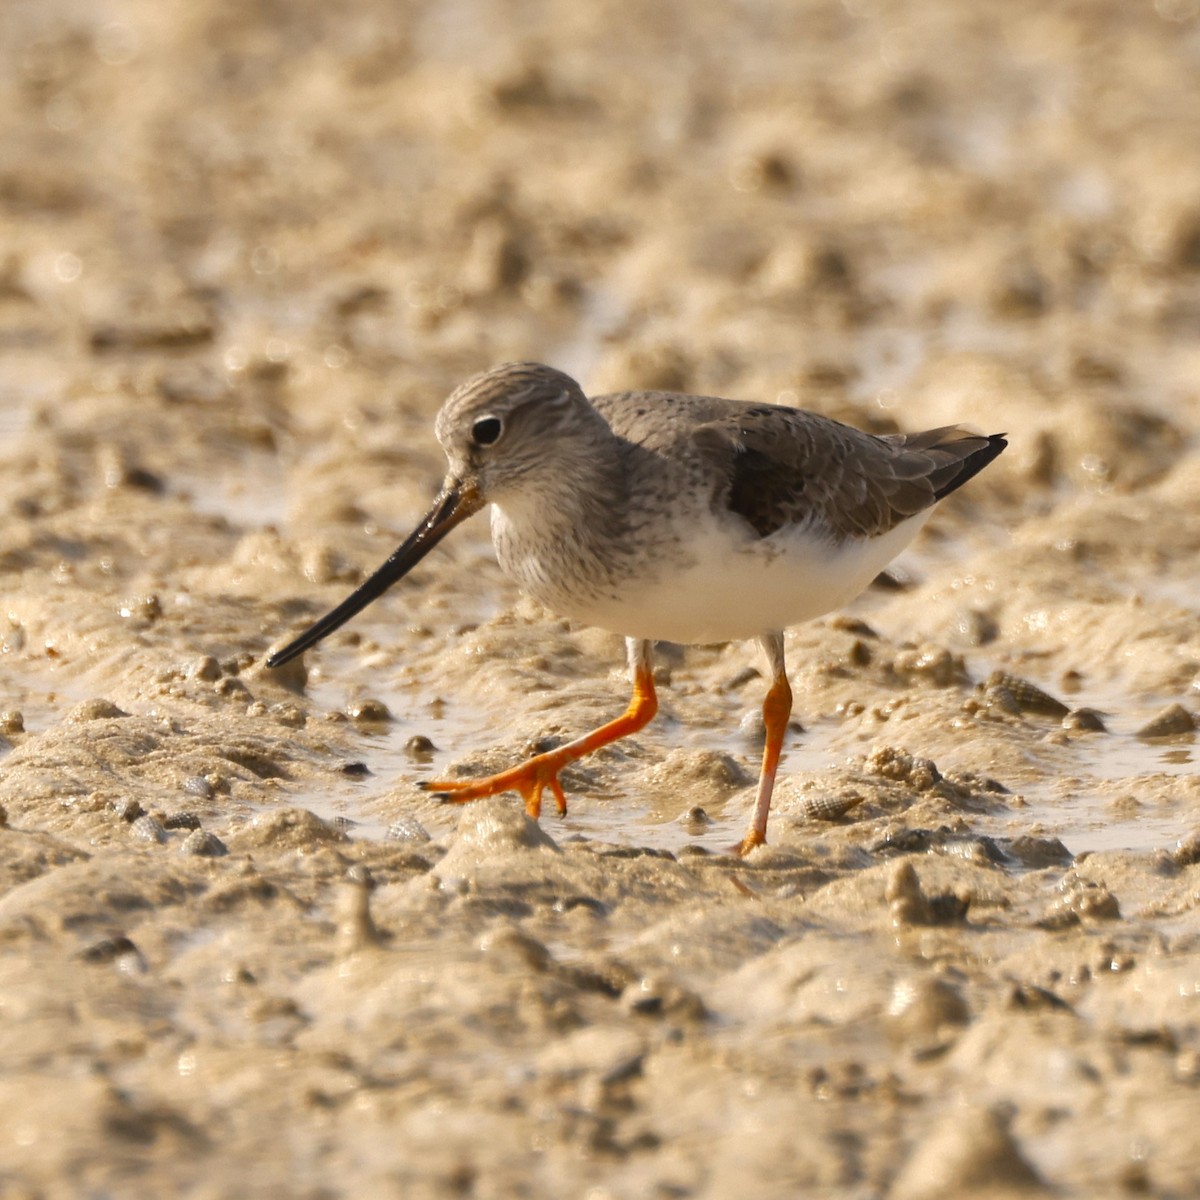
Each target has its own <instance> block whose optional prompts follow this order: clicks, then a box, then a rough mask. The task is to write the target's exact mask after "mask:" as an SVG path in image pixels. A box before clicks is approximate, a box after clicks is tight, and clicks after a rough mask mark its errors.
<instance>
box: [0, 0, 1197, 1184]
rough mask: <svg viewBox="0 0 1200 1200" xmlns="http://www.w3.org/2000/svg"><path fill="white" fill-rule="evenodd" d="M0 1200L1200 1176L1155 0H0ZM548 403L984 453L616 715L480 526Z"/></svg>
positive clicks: (1166, 75)
mask: <svg viewBox="0 0 1200 1200" xmlns="http://www.w3.org/2000/svg"><path fill="white" fill-rule="evenodd" d="M0 60H2V61H3V64H4V70H3V71H0V94H2V95H3V100H4V103H3V104H2V105H0V148H2V153H0V232H2V235H3V236H2V237H0V513H2V514H3V519H2V520H0V598H2V601H3V607H2V610H0V805H2V812H3V819H2V822H0V1015H2V1016H3V1020H0V1066H2V1070H0V1192H3V1194H4V1195H6V1196H8V1195H11V1196H14V1197H43V1196H45V1197H52V1196H60V1195H101V1194H106V1195H107V1194H112V1195H126V1196H128V1195H146V1196H164V1195H189V1196H196V1197H234V1196H237V1197H256V1196H266V1195H272V1196H278V1195H288V1196H301V1197H314V1198H315V1197H326V1196H335V1195H349V1194H358V1195H367V1196H373V1195H404V1196H412V1197H423V1196H428V1197H434V1196H437V1197H442V1196H473V1197H479V1198H488V1197H501V1196H514V1195H527V1196H547V1197H551V1196H552V1197H563V1196H581V1197H582V1196H588V1197H590V1198H592V1200H603V1198H605V1197H614V1198H617V1197H620V1198H624V1197H655V1198H659V1197H661V1198H664V1200H665V1198H667V1197H688V1196H696V1197H723V1196H729V1195H735V1194H753V1195H756V1196H762V1197H776V1196H778V1197H796V1196H807V1195H813V1196H854V1197H859V1196H861V1197H871V1196H894V1197H898V1198H901V1200H927V1198H932V1197H944V1196H964V1195H972V1196H996V1197H999V1196H1016V1195H1033V1196H1036V1195H1040V1194H1044V1195H1050V1194H1054V1195H1070V1196H1086V1197H1096V1196H1122V1195H1127V1194H1130V1195H1134V1194H1150V1195H1160V1196H1184V1195H1192V1194H1195V1192H1196V1190H1197V1189H1198V1188H1200V1157H1198V1156H1197V1154H1196V1150H1195V1145H1196V1138H1195V1130H1196V1127H1197V1121H1198V1120H1200V1019H1198V1012H1200V1010H1198V1009H1197V1004H1198V1003H1200V1001H1198V999H1197V993H1198V984H1197V980H1198V979H1200V918H1198V916H1197V912H1196V907H1197V898H1198V897H1200V865H1198V864H1200V783H1198V781H1197V774H1196V762H1195V741H1194V739H1195V736H1196V733H1195V725H1196V719H1197V716H1196V714H1197V709H1198V708H1200V698H1198V696H1197V692H1198V690H1200V687H1198V681H1200V620H1198V609H1200V606H1198V603H1197V599H1196V596H1197V588H1196V585H1197V570H1196V562H1197V552H1198V551H1200V519H1198V517H1197V506H1198V499H1200V455H1198V454H1197V452H1196V431H1197V425H1198V422H1200V384H1198V382H1197V381H1198V380H1200V342H1198V341H1197V338H1196V330H1197V329H1198V328H1200V152H1198V150H1197V146H1198V144H1200V143H1198V141H1197V129H1196V121H1195V117H1194V114H1195V113H1196V112H1197V111H1200V69H1198V68H1200V9H1198V8H1197V6H1196V5H1195V4H1194V3H1192V2H1191V0H1160V2H1159V3H1156V4H1154V5H1150V4H1146V5H1139V6H1130V5H1128V4H1125V3H1117V2H1116V0H1102V2H1100V3H1094V4H1090V5H1086V6H1077V5H1067V4H1050V5H1046V4H1032V3H1015V4H1014V3H1004V4H1001V3H996V2H991V3H984V4H974V5H966V6H964V5H958V4H951V3H946V2H944V0H918V2H916V3H912V4H906V5H904V6H901V7H897V6H887V5H882V4H876V3H873V2H871V0H863V2H858V0H855V2H854V3H850V2H849V0H846V2H845V3H836V4H835V3H789V4H780V5H758V6H755V5H750V6H745V5H743V6H721V5H693V6H687V7H686V8H684V7H675V8H666V9H664V8H662V7H659V6H645V5H636V4H632V3H628V2H625V3H622V2H615V0H614V2H611V3H602V4H596V5H569V4H565V3H545V4H537V5H532V6H528V7H525V8H514V7H513V6H510V5H503V4H497V3H491V2H489V0H480V2H478V3H473V4H466V3H458V2H454V3H448V4H421V3H414V4H407V5H395V4H387V3H382V2H374V0H357V2H356V3H353V4H351V5H349V6H348V7H347V6H341V7H339V6H328V5H324V4H316V3H309V2H307V0H300V2H298V3H289V4H278V3H270V2H268V0H262V2H257V3H250V4H245V3H236V4H235V3H232V2H231V0H227V2H221V0H202V2H192V3H188V4H182V3H176V2H171V3H165V4H164V3H150V2H149V0H123V2H120V3H116V4H112V5H108V6H104V7H103V8H102V9H101V8H97V7H96V6H94V5H86V4H81V3H78V2H76V0H49V2H48V3H40V4H37V5H32V4H23V3H16V4H8V5H6V6H4V7H3V9H0ZM513 358H533V359H538V360H543V361H547V362H551V363H553V364H554V365H556V366H558V367H561V368H562V369H565V370H567V371H570V372H572V373H573V374H575V375H576V376H577V377H578V378H580V379H581V380H582V381H583V382H584V384H585V386H587V387H588V388H589V389H590V390H593V391H602V390H607V389H613V388H627V387H666V388H681V389H689V390H698V391H705V392H710V393H716V394H721V395H729V396H734V397H738V398H746V399H759V400H770V401H778V402H781V403H788V404H799V405H802V406H804V407H808V408H813V409H817V410H819V411H822V412H825V413H828V414H829V415H832V416H835V417H838V418H840V419H844V420H847V421H850V422H852V423H854V424H857V425H859V426H861V427H864V428H869V429H874V430H877V431H880V432H886V431H890V430H893V429H896V428H903V429H906V430H912V429H917V428H922V427H928V426H935V425H942V424H948V423H952V422H958V421H965V422H970V423H973V424H976V425H978V426H980V427H982V428H984V429H987V430H989V431H991V430H1006V431H1007V432H1008V434H1009V438H1010V447H1009V450H1008V451H1007V453H1006V454H1005V455H1003V456H1002V458H1000V459H999V460H998V461H997V462H996V463H995V464H994V465H993V466H991V467H990V468H989V469H988V470H987V471H986V472H985V473H983V474H982V475H980V476H979V477H978V478H977V479H975V480H973V481H972V482H971V484H970V485H969V486H968V487H966V488H964V489H963V490H962V491H961V492H960V493H958V494H956V495H955V496H953V497H952V498H951V499H950V500H949V501H947V502H946V503H945V504H944V505H942V506H941V508H940V510H939V512H938V513H937V514H936V516H935V517H934V519H933V520H932V521H931V523H930V524H929V526H928V527H927V530H926V532H924V533H923V534H922V536H921V538H920V540H919V541H918V542H917V543H916V544H915V545H914V547H913V548H912V550H911V551H910V552H908V553H906V555H905V556H904V557H902V558H901V560H900V561H899V562H898V563H897V564H896V568H895V570H894V571H893V573H892V574H891V576H890V577H889V579H888V580H886V581H884V582H883V583H881V585H880V586H878V587H876V588H873V589H872V590H871V591H869V592H868V593H867V594H866V595H865V596H863V597H862V598H861V599H860V600H859V601H857V602H856V603H855V604H854V605H853V606H852V607H851V608H850V609H849V610H847V611H846V612H845V613H842V614H836V615H831V616H830V617H827V618H825V619H823V620H820V621H816V622H814V623H812V624H810V625H808V626H804V627H801V628H798V629H795V630H793V631H791V632H789V634H788V638H787V652H788V659H789V663H790V668H791V678H792V684H793V688H794V691H795V696H796V707H795V714H794V728H793V730H792V731H791V734H790V735H789V738H788V743H787V748H786V758H785V762H784V768H783V771H782V774H781V778H780V782H779V785H778V787H777V789H776V799H775V805H774V812H773V816H772V823H771V827H770V842H769V844H768V845H767V846H765V847H763V848H761V849H759V850H757V851H755V852H754V853H753V854H752V855H751V856H749V857H748V858H747V859H745V860H742V861H739V860H737V859H734V858H732V857H731V856H730V855H729V854H727V853H726V850H727V848H728V846H729V845H730V844H732V843H733V842H734V841H736V840H737V838H738V837H739V836H740V834H741V832H742V830H743V828H744V826H745V823H746V820H747V817H748V812H749V808H750V804H751V799H752V795H753V783H754V777H755V773H756V771H757V762H758V753H759V743H760V739H761V722H760V718H759V715H758V708H759V705H760V704H761V698H762V691H763V687H764V680H763V676H762V672H761V664H760V663H759V662H758V661H757V659H756V657H755V649H754V647H753V646H751V645H731V646H719V647H696V648H687V649H682V648H676V647H662V648H661V650H660V654H659V665H658V668H657V679H658V683H659V693H660V701H661V709H660V715H659V717H658V719H657V720H656V721H655V722H654V723H653V724H652V725H650V726H649V727H648V728H647V729H645V730H643V731H642V732H641V733H639V734H638V735H636V736H635V737H632V738H630V739H628V740H626V741H624V742H620V743H617V744H616V745H614V746H612V747H611V748H609V749H607V750H605V751H603V752H601V753H598V754H597V755H595V756H594V757H593V758H591V759H587V760H585V761H583V762H582V763H580V764H578V765H577V766H576V767H575V768H573V769H572V770H570V771H568V772H566V773H565V775H564V782H565V784H566V787H567V792H568V794H569V797H570V801H571V807H570V811H569V813H568V814H567V816H566V817H565V818H562V819H559V818H557V817H556V816H554V815H553V814H552V813H551V814H548V815H545V816H543V818H542V821H541V823H540V824H537V825H535V824H533V823H531V822H529V821H528V820H527V819H526V817H525V816H524V813H523V811H522V810H521V806H520V803H519V800H518V799H517V798H516V797H513V796H506V797H499V798H496V799H493V800H489V801H485V802H480V803H478V804H473V805H468V806H463V807H462V808H461V809H459V808H455V807H447V806H443V805H440V804H439V803H437V801H436V800H435V799H433V798H432V797H430V796H428V795H426V794H424V793H422V792H421V791H420V790H419V788H418V786H417V785H418V783H419V782H420V781H421V780H423V779H430V778H438V777H439V776H443V775H445V774H447V773H449V774H459V773H461V774H475V773H483V772H486V771H491V770H496V769H500V768H502V767H504V766H508V765H511V764H512V763H514V762H515V761H517V760H518V759H519V758H520V757H522V756H524V755H526V754H528V753H530V752H531V751H532V750H534V749H536V748H537V747H539V746H544V745H546V744H548V743H549V742H550V741H552V740H554V739H563V738H569V737H572V736H575V735H576V734H578V733H579V732H581V731H583V730H585V729H587V728H590V727H593V726H595V725H597V724H599V723H601V722H602V721H604V720H606V719H608V718H610V717H611V716H613V715H615V713H617V712H619V711H621V709H622V708H623V707H624V705H625V703H626V700H627V695H628V683H627V681H626V680H625V678H624V674H623V664H624V654H623V649H622V646H621V642H620V640H619V639H618V638H616V637H614V636H612V635H610V634H607V633H602V632H598V631H596V630H589V629H580V628H576V627H572V626H570V625H569V624H568V623H566V622H564V621H562V620H561V619H559V618H557V617H555V616H554V615H553V614H551V613H547V612H545V611H543V610H541V609H539V608H538V607H536V606H535V605H534V604H532V603H531V602H530V601H528V600H525V599H523V598H521V597H520V596H519V595H518V594H517V593H516V592H515V591H514V589H513V588H512V586H511V585H510V584H509V583H508V582H507V581H506V580H505V579H504V578H503V577H502V576H501V575H500V573H499V571H498V569H497V568H496V566H495V564H494V562H493V561H492V558H491V553H490V547H489V545H488V541H487V531H486V523H485V522H484V521H483V519H482V518H481V519H478V520H476V521H475V522H473V523H472V524H470V525H469V526H466V527H464V528H463V529H461V530H459V531H457V533H456V534H455V535H454V536H453V537H452V538H450V539H449V540H448V541H447V542H446V543H445V545H444V546H443V547H441V548H439V550H438V551H437V552H436V553H435V555H433V556H432V557H431V558H429V559H428V560H426V562H425V563H423V564H422V565H421V567H420V568H419V569H418V570H417V571H416V572H414V573H413V575H412V577H411V578H410V579H408V580H406V581H405V583H404V584H403V585H402V586H400V587H399V588H397V589H396V590H395V592H394V593H391V594H389V595H388V597H386V598H385V599H384V600H382V601H380V602H379V603H377V604H376V605H374V606H373V607H372V608H371V609H370V610H368V611H367V612H366V613H364V614H363V615H362V616H361V617H360V618H359V619H357V620H356V621H355V622H354V623H353V624H352V625H350V626H348V627H347V628H346V629H344V630H342V631H340V632H339V633H338V634H336V635H335V636H334V637H332V638H331V639H330V640H329V641H328V643H326V644H324V645H323V646H322V647H321V648H320V649H319V650H318V651H316V652H315V653H310V654H309V655H307V656H306V659H305V662H304V663H303V664H302V665H299V666H295V667H293V668H290V669H288V670H286V671H280V672H270V671H266V670H264V668H263V666H262V660H263V658H264V656H265V654H266V652H267V651H268V650H269V649H270V648H271V647H273V646H278V645H279V644H281V643H282V641H283V640H284V639H285V638H286V637H288V636H289V635H292V634H294V633H296V632H298V631H299V630H300V629H301V628H303V627H304V625H306V624H307V623H308V622H309V621H311V620H312V619H313V618H314V617H316V616H318V615H320V613H322V612H324V611H325V610H326V609H327V608H329V607H331V606H332V605H333V604H334V603H335V602H337V601H338V600H340V599H341V598H342V597H343V596H344V595H345V594H346V593H347V592H348V591H349V590H350V589H351V588H352V587H353V586H354V585H355V584H356V583H357V582H359V581H360V580H361V579H362V578H363V576H364V574H365V573H366V572H367V571H369V570H370V569H372V568H373V567H374V566H376V565H377V564H378V563H379V562H381V561H382V560H383V559H384V558H385V557H386V556H387V555H388V554H389V553H390V552H391V550H392V549H393V548H394V547H395V545H396V544H397V541H398V539H399V538H400V537H402V536H403V535H404V534H405V533H407V532H408V529H409V528H410V527H411V525H412V523H413V521H414V520H415V519H416V518H417V517H418V516H419V515H420V514H421V513H422V512H423V511H424V510H425V507H426V505H427V504H428V501H429V499H430V497H431V496H432V495H433V493H434V490H435V489H436V487H437V484H438V482H439V480H440V477H441V472H442V467H443V461H442V457H441V453H440V451H439V449H438V447H437V445H436V442H435V440H434V438H433V432H432V418H433V414H434V413H435V412H436V410H437V408H438V406H439V404H440V402H441V400H442V399H443V398H444V396H445V395H446V394H447V392H448V391H449V390H450V389H451V388H452V387H453V386H454V385H455V384H456V383H457V382H459V381H460V380H461V379H462V378H464V377H465V376H466V375H468V374H470V373H472V372H474V371H477V370H480V369H483V368H486V367H488V366H490V365H493V364H495V363H497V362H500V361H504V360H506V359H513Z"/></svg>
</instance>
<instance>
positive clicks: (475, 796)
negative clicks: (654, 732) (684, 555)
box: [418, 642, 658, 821]
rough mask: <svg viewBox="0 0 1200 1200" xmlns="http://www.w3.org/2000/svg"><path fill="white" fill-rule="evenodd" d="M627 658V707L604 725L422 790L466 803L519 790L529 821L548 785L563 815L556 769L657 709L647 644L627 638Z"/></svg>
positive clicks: (536, 813)
mask: <svg viewBox="0 0 1200 1200" xmlns="http://www.w3.org/2000/svg"><path fill="white" fill-rule="evenodd" d="M629 645H630V661H631V663H632V665H633V699H631V700H630V701H629V707H628V708H627V709H626V710H625V712H624V713H623V714H622V715H621V716H619V717H617V719H616V720H615V721H609V722H608V724H607V725H601V726H600V728H599V729H595V730H593V731H592V732H591V733H589V734H586V735H585V736H584V737H581V738H576V739H575V741H573V742H568V743H567V744H566V745H565V746H559V747H558V748H557V749H555V750H549V751H547V752H546V753H545V754H538V755H535V756H534V757H533V758H530V759H527V760H526V761H525V762H523V763H520V764H518V765H517V766H515V767H510V768H509V769H508V770H507V771H501V772H500V773H499V774H498V775H487V776H485V777H484V778H483V779H440V780H433V779H431V780H428V781H426V782H425V783H421V784H418V786H419V787H420V788H421V789H422V791H426V792H433V794H434V795H435V796H437V797H438V799H440V800H443V801H445V802H446V803H447V804H465V803H466V802H467V801H468V800H482V799H483V797H484V796H498V795H499V794H500V793H501V792H520V793H521V798H522V799H523V800H524V801H525V811H526V812H527V813H528V814H529V818H530V820H532V821H536V820H537V819H538V817H540V816H541V815H542V792H544V791H545V790H546V788H549V789H550V791H551V793H552V794H553V796H554V802H555V804H557V805H558V815H559V816H560V817H562V816H566V813H567V796H566V793H565V792H564V791H563V790H562V784H561V783H559V782H558V773H559V771H561V770H562V769H563V767H565V766H566V765H567V763H572V762H575V760H576V759H579V758H582V757H583V756H584V755H585V754H591V753H592V752H593V751H594V750H599V749H600V747H601V746H607V745H609V743H611V742H615V741H616V740H617V739H618V738H623V737H628V736H629V734H631V733H636V732H637V731H638V730H639V729H641V728H642V727H643V726H644V725H645V724H646V723H647V722H648V721H650V720H651V719H652V718H653V716H654V714H655V712H656V711H657V710H658V697H657V696H656V695H655V694H654V678H653V676H652V675H651V673H650V643H649V642H630V643H629Z"/></svg>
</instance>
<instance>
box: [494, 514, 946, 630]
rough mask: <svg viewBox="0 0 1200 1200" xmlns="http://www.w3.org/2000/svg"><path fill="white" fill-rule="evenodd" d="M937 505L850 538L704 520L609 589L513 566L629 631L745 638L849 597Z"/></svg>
mask: <svg viewBox="0 0 1200 1200" xmlns="http://www.w3.org/2000/svg"><path fill="white" fill-rule="evenodd" d="M931 512H932V509H927V510H926V511H925V512H922V513H919V514H918V515H917V516H915V517H910V518H909V519H908V520H907V521H904V522H902V523H901V524H899V525H897V526H896V527H895V528H894V529H892V530H890V531H889V532H887V533H885V534H882V535H881V536H879V537H876V538H870V539H867V540H863V541H858V540H850V541H843V542H833V541H830V540H828V539H827V538H825V537H823V536H820V535H817V534H814V533H813V532H811V531H808V530H805V529H789V530H781V531H780V532H778V533H776V534H772V535H771V536H770V537H767V538H757V537H753V536H745V535H743V534H742V533H741V532H740V531H739V530H738V529H737V528H736V527H735V526H734V525H733V524H732V523H731V522H723V521H717V520H712V521H709V520H705V521H703V522H700V523H698V525H697V527H695V528H693V529H691V530H689V531H688V536H687V540H686V542H685V543H684V545H683V551H684V552H683V553H682V554H664V555H653V554H652V555H649V556H648V557H647V559H646V561H645V562H644V563H642V564H641V565H640V566H639V568H638V571H637V573H636V574H633V573H631V574H630V575H629V576H628V577H627V578H626V580H625V581H624V583H623V584H622V585H621V586H620V587H618V588H610V589H607V594H605V592H604V589H596V590H595V591H592V590H590V589H588V588H586V587H580V586H579V583H580V582H581V581H580V580H579V579H578V577H577V579H576V582H575V586H572V587H571V588H570V589H569V592H570V594H569V595H568V594H564V591H563V590H562V589H561V588H553V594H551V590H550V589H546V590H545V591H543V588H541V587H537V586H532V587H530V586H529V585H530V584H531V583H533V582H534V578H535V577H536V576H537V575H542V577H543V578H544V574H543V572H541V571H537V572H534V573H532V574H528V573H525V572H521V574H524V575H525V578H524V579H521V578H520V576H519V575H517V573H516V572H514V574H515V575H517V578H518V582H520V583H523V584H524V585H525V586H526V587H528V589H529V590H530V591H532V592H533V593H534V595H535V596H537V598H538V599H540V600H542V601H543V603H546V604H547V605H548V606H549V607H551V608H553V609H554V610H555V611H557V612H560V613H561V614H562V615H564V616H567V617H570V618H572V619H573V620H576V621H580V622H582V623H583V624H587V625H595V626H597V627H599V628H601V629H608V630H611V631H612V632H613V633H619V634H621V635H622V636H624V637H636V638H647V639H650V640H655V641H670V642H683V643H704V642H728V641H737V640H741V639H744V638H752V637H757V636H758V635H759V634H763V633H769V632H772V631H775V630H782V629H786V628H788V627H789V626H792V625H798V624H800V623H801V622H803V621H809V620H812V619H813V618H814V617H819V616H821V615H823V614H824V613H828V612H832V611H834V610H835V609H837V608H840V607H841V606H842V605H844V604H847V603H848V602H849V601H851V600H853V599H854V597H855V596H857V595H858V594H859V592H861V591H862V590H863V588H865V587H866V586H867V584H869V583H870V582H871V580H872V579H874V578H875V576H876V575H878V574H879V572H880V571H882V570H883V568H884V567H886V566H887V564H888V563H889V562H891V561H892V559H893V558H895V557H896V555H897V554H899V553H900V551H901V550H903V549H904V548H905V547H906V546H907V545H908V544H909V542H911V541H912V539H913V538H914V537H915V536H916V534H917V533H918V531H919V530H920V528H921V526H922V525H924V523H925V521H926V520H927V519H928V517H929V515H930V513H931ZM493 532H495V519H494V520H493ZM527 565H532V564H527ZM543 565H548V564H543ZM579 565H580V566H584V565H585V564H583V563H580V564H579Z"/></svg>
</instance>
